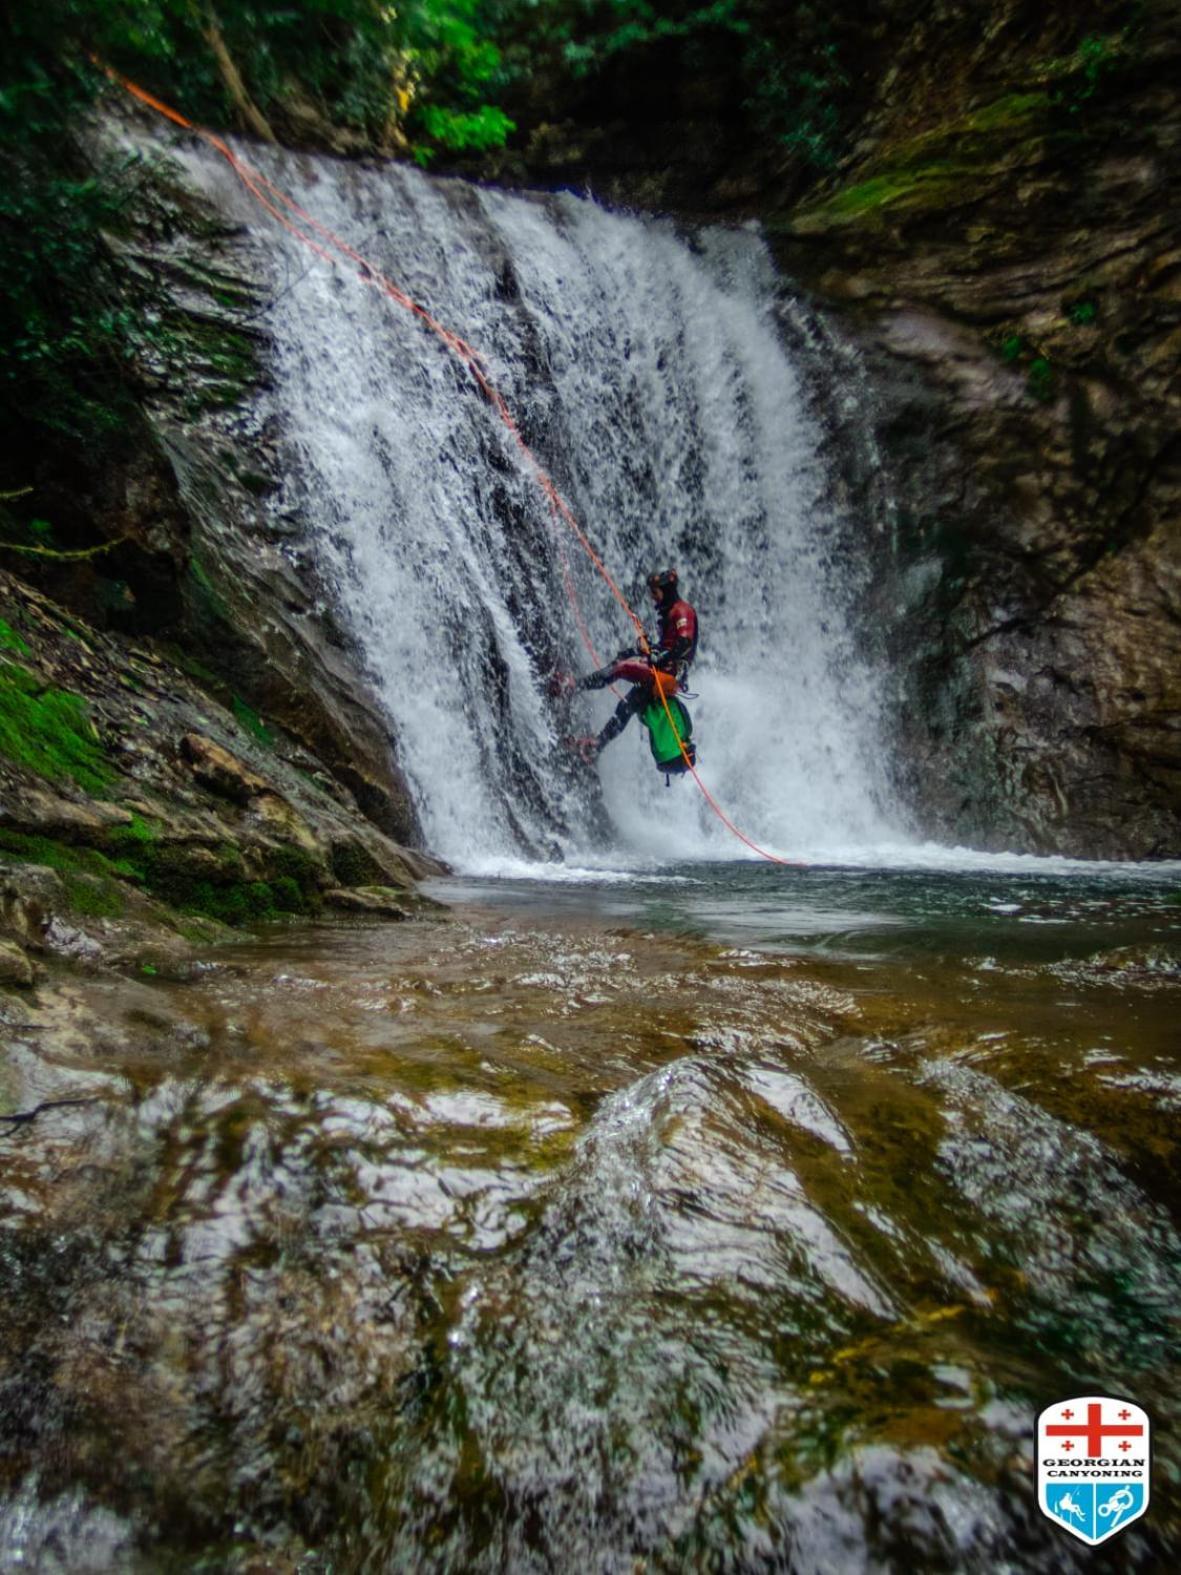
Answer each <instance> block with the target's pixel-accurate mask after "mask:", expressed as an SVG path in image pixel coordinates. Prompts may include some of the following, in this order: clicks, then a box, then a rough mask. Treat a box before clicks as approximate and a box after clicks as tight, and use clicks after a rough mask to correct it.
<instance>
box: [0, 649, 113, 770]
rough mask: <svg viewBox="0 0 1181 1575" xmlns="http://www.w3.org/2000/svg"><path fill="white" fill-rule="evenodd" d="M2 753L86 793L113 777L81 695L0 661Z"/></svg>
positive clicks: (0, 745)
mask: <svg viewBox="0 0 1181 1575" xmlns="http://www.w3.org/2000/svg"><path fill="white" fill-rule="evenodd" d="M0 754H3V755H6V756H7V757H8V759H9V760H13V761H16V762H17V764H19V765H22V766H27V767H28V768H29V770H31V771H35V772H37V773H38V775H39V776H43V777H47V778H48V779H49V780H50V781H52V782H61V781H66V780H69V781H72V782H76V783H77V784H78V786H79V787H80V788H82V789H84V790H85V791H86V792H87V793H93V794H101V793H102V792H103V791H104V790H105V789H106V788H107V787H108V786H109V785H110V783H111V782H112V781H113V780H114V777H115V773H114V771H113V770H112V769H111V767H110V765H109V764H108V763H107V760H106V758H105V756H104V755H103V751H102V747H101V745H100V744H99V742H98V737H97V734H96V733H95V730H94V727H93V725H92V724H91V722H90V720H89V718H88V716H87V711H86V705H85V702H84V701H83V700H82V698H81V696H80V695H76V694H71V693H70V692H69V691H68V690H65V689H55V688H52V687H51V686H49V685H47V684H44V683H42V682H41V680H40V679H38V678H37V677H36V676H35V675H34V674H33V673H31V672H29V671H28V669H27V668H24V667H18V666H17V665H16V664H15V663H12V662H0Z"/></svg>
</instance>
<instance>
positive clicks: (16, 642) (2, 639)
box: [0, 618, 29, 656]
mask: <svg viewBox="0 0 1181 1575" xmlns="http://www.w3.org/2000/svg"><path fill="white" fill-rule="evenodd" d="M0 651H16V652H18V653H19V654H20V655H22V656H27V655H28V652H29V648H28V646H27V645H26V644H25V642H24V641H23V640H22V639H21V637H20V635H19V634H17V632H16V630H15V629H14V628H13V627H12V625H11V624H10V623H5V621H4V619H3V618H0Z"/></svg>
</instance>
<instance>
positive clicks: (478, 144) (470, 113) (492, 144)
mask: <svg viewBox="0 0 1181 1575" xmlns="http://www.w3.org/2000/svg"><path fill="white" fill-rule="evenodd" d="M418 123H419V125H421V127H422V129H423V130H424V131H425V132H426V134H427V136H428V137H429V138H430V139H431V142H432V143H435V144H437V145H438V146H439V147H442V148H450V149H452V150H453V151H455V152H459V151H460V150H462V149H464V148H471V149H474V150H477V151H483V150H485V149H487V148H502V147H503V146H504V144H505V141H506V139H507V137H508V134H509V132H510V131H512V130H513V129H514V123H513V122H512V121H511V120H510V119H509V118H508V116H507V115H506V114H505V113H504V111H503V110H500V109H497V108H495V106H494V105H491V104H485V105H483V106H482V107H481V108H480V109H474V110H455V109H444V108H443V106H442V105H440V104H426V105H424V106H423V108H422V109H421V110H420V111H419V112H418ZM433 153H434V149H433V148H431V147H427V146H424V147H418V148H416V149H415V158H416V159H417V160H418V162H419V163H420V164H425V163H427V162H429V160H430V159H431V157H433Z"/></svg>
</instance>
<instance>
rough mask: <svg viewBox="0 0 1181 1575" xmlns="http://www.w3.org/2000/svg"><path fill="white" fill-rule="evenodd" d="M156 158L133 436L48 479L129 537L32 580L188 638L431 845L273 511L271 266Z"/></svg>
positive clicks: (97, 611) (122, 627)
mask: <svg viewBox="0 0 1181 1575" xmlns="http://www.w3.org/2000/svg"><path fill="white" fill-rule="evenodd" d="M94 135H95V140H96V145H97V146H98V147H99V148H100V149H101V151H102V153H103V155H104V156H106V155H112V156H116V157H120V156H121V157H124V158H125V157H128V156H130V157H134V158H140V157H142V156H143V155H142V151H141V150H140V149H138V148H136V147H134V146H132V145H130V144H127V143H124V142H123V141H122V140H121V139H122V136H123V132H122V130H121V129H120V127H119V125H118V124H116V123H115V122H113V121H112V122H111V123H109V124H107V125H106V126H105V127H103V128H102V129H101V131H98V132H96V133H95V134H94ZM145 163H146V165H148V166H150V168H145V173H144V177H143V180H142V182H141V190H140V192H139V194H138V197H137V201H136V203H135V204H134V205H133V208H132V209H129V216H128V225H127V227H126V229H125V230H123V231H122V232H121V233H120V234H119V235H118V236H114V235H112V236H111V237H110V238H109V239H110V243H111V245H112V247H114V248H115V249H116V250H117V251H118V253H119V262H120V266H121V268H122V269H123V272H124V277H125V278H126V280H127V281H128V289H129V290H136V289H138V290H140V291H141V292H142V293H143V297H144V300H143V301H141V302H139V303H138V309H139V310H141V311H142V312H144V314H145V316H146V317H147V319H148V320H149V321H150V322H151V324H152V326H153V330H154V332H153V334H152V335H151V336H145V339H144V342H143V344H141V346H140V350H139V352H138V360H137V363H136V366H135V374H134V375H135V379H136V388H137V395H138V396H139V398H140V401H141V409H140V411H139V412H138V414H137V416H136V423H135V431H134V432H133V433H132V434H131V435H130V436H129V437H128V438H127V439H126V440H125V441H122V440H121V441H120V443H118V444H115V443H112V445H111V446H110V448H109V449H108V450H107V451H106V452H105V453H104V454H103V455H102V463H101V466H99V467H98V468H97V469H94V468H91V469H86V468H85V467H77V468H75V469H73V470H69V473H68V474H66V475H65V476H58V477H54V476H52V475H47V476H44V477H42V476H40V475H39V476H38V478H37V482H38V485H37V491H38V498H39V500H43V502H42V506H43V507H44V508H45V509H46V510H48V511H49V512H52V513H53V515H54V518H55V519H57V520H63V521H66V522H67V523H68V524H69V525H70V527H71V532H72V539H77V541H78V542H79V543H81V542H83V541H86V542H89V541H91V540H93V539H94V538H95V537H97V538H98V539H99V540H100V541H101V540H106V541H113V542H115V543H117V545H116V546H115V547H114V549H113V550H112V551H110V552H104V554H103V555H102V556H101V557H99V558H96V559H93V560H90V561H87V562H85V563H83V564H80V565H73V566H66V565H48V564H47V565H37V564H33V565H32V567H31V568H30V570H29V575H30V577H31V581H32V583H34V584H36V585H37V586H38V588H39V589H41V590H44V591H46V592H47V593H48V594H50V595H51V596H53V597H54V598H55V599H56V600H59V601H61V602H63V603H65V604H66V605H69V606H71V607H72V608H74V609H75V610H76V611H77V612H79V613H80V614H81V615H82V616H83V617H84V618H86V619H87V621H88V622H89V623H92V624H97V625H98V626H99V627H105V628H111V629H113V630H116V631H120V632H127V633H130V634H134V635H137V636H140V637H144V636H156V637H160V638H166V639H168V640H171V641H173V642H174V643H175V645H176V646H177V647H178V648H179V649H180V650H181V651H182V652H183V653H184V660H185V662H186V663H187V664H188V665H189V666H190V667H191V668H193V670H194V671H199V673H200V675H201V677H202V679H203V680H204V681H205V682H206V683H208V684H209V685H210V686H211V687H212V688H213V689H214V690H215V691H216V692H218V693H219V695H220V697H221V698H224V699H225V700H227V701H228V700H230V699H231V698H232V697H237V698H239V699H241V700H242V701H245V702H248V704H249V706H250V708H251V709H252V710H253V711H254V712H260V713H262V714H264V715H266V716H267V717H270V718H272V719H274V720H275V721H277V722H278V723H280V725H281V726H283V727H284V728H285V729H286V730H287V731H288V732H289V733H290V734H291V735H292V736H293V737H294V738H296V739H298V740H300V741H301V742H302V743H303V744H304V745H305V746H306V747H307V748H308V750H309V751H310V752H311V753H312V754H314V755H315V756H316V757H317V762H318V767H319V769H320V770H321V771H322V773H323V775H324V777H325V782H326V783H328V784H336V785H337V786H338V787H339V789H340V790H341V791H342V793H343V798H344V800H345V801H347V802H348V803H349V804H350V805H355V806H359V807H360V808H361V810H362V812H363V814H364V815H365V816H366V817H367V818H368V819H370V820H371V821H372V822H373V823H374V825H376V826H377V827H379V828H380V829H381V830H382V831H383V832H385V833H386V835H388V836H390V837H392V838H394V839H395V840H397V841H399V842H405V843H409V844H413V845H417V844H420V842H421V836H420V832H419V827H418V821H417V816H416V813H415V810H414V806H413V804H412V802H411V799H410V797H409V794H408V792H407V790H406V786H405V783H404V782H403V780H402V777H401V774H400V772H399V770H398V767H397V764H396V759H395V753H396V741H395V740H393V739H392V737H391V729H390V725H389V719H388V717H387V716H386V715H385V713H384V712H383V710H382V708H381V706H380V704H379V702H378V700H377V698H376V696H375V695H374V694H373V692H372V691H371V689H370V687H369V685H368V684H367V682H366V680H365V678H364V676H363V674H362V672H361V668H360V662H359V659H358V657H357V653H356V652H355V651H354V650H353V649H352V648H351V646H350V643H349V641H348V640H347V639H346V638H345V637H344V635H343V634H342V633H341V631H340V629H339V628H338V626H337V624H336V622H335V620H334V618H333V616H332V612H331V604H332V596H331V592H330V589H329V588H328V587H325V586H324V585H322V584H321V583H320V582H319V580H318V579H317V575H316V568H315V563H314V561H313V556H312V554H311V553H310V552H308V551H307V550H306V544H304V543H302V542H301V541H300V540H298V539H297V537H298V530H296V529H295V528H294V527H292V528H291V529H290V530H288V529H287V527H286V526H285V525H284V524H283V522H281V521H276V520H274V519H273V518H271V517H270V516H269V515H268V514H267V511H266V510H265V509H264V508H263V507H262V500H263V499H264V498H265V497H266V496H268V495H269V494H271V493H273V492H275V491H276V489H277V488H278V487H279V485H280V483H281V480H282V477H281V475H280V474H279V470H278V464H277V459H276V450H275V438H276V434H275V433H274V431H272V430H271V429H270V428H269V426H268V424H267V422H266V420H265V418H264V416H263V415H262V414H261V412H260V410H259V401H258V398H257V395H258V394H259V391H260V390H261V389H262V387H263V386H264V384H265V380H266V371H265V361H266V347H267V332H266V312H267V308H268V306H269V304H270V300H269V296H268V292H267V289H266V288H265V285H264V284H263V283H261V282H260V280H261V279H262V277H263V270H262V268H261V267H260V266H259V264H258V260H257V259H256V258H253V257H252V256H251V255H250V253H249V247H248V245H243V243H242V237H241V236H240V234H239V232H238V231H237V230H236V229H235V228H234V227H233V226H230V225H226V224H225V223H224V222H220V221H217V222H215V221H214V220H213V219H212V217H211V214H210V212H209V211H208V209H207V206H206V205H205V204H204V202H203V201H202V199H201V196H200V194H199V193H198V192H196V191H194V190H193V189H192V188H191V187H190V186H188V185H187V184H186V182H185V181H184V180H183V179H182V178H180V176H179V173H178V171H177V169H176V168H175V166H174V165H173V164H172V163H171V162H170V161H169V160H168V159H167V158H164V157H163V156H160V155H157V154H151V155H150V156H149V157H148V158H147V160H146V161H145ZM145 302H146V303H147V304H145ZM30 562H31V560H30ZM327 790H328V791H333V790H334V789H333V787H332V786H331V785H329V786H328V789H327Z"/></svg>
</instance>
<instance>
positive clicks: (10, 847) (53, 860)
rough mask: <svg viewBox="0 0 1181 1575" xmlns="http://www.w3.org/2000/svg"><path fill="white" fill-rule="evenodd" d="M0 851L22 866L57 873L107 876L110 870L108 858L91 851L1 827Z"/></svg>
mask: <svg viewBox="0 0 1181 1575" xmlns="http://www.w3.org/2000/svg"><path fill="white" fill-rule="evenodd" d="M0 850H2V851H3V852H5V853H10V854H12V856H13V858H16V859H19V860H21V862H22V863H25V864H45V865H48V867H49V868H50V869H53V870H57V871H58V872H59V873H74V872H79V871H80V872H82V873H85V874H88V875H107V874H110V873H112V871H113V869H114V866H113V865H112V863H111V861H110V859H108V858H107V857H106V856H105V854H102V853H99V852H98V851H97V850H96V849H95V848H76V847H72V846H71V845H69V844H68V843H64V842H55V841H54V840H53V838H52V837H31V836H27V835H26V834H25V833H24V832H21V831H10V830H8V829H7V828H6V827H2V826H0Z"/></svg>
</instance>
